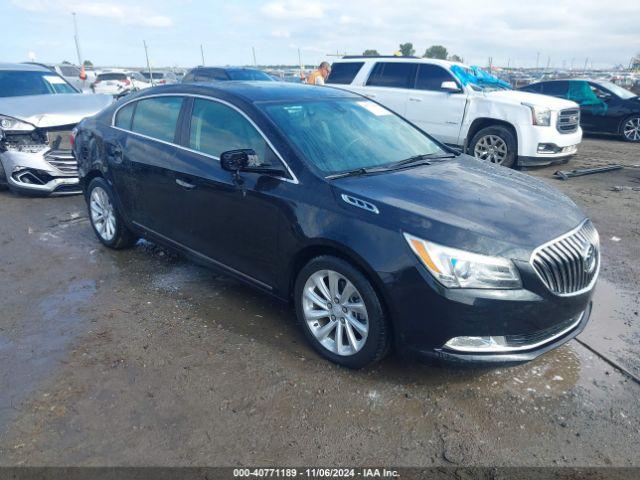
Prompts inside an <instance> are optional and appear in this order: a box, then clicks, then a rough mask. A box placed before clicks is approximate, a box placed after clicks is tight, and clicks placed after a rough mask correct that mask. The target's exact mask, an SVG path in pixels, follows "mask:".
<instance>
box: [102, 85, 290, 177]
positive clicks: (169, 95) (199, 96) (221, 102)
mask: <svg viewBox="0 0 640 480" xmlns="http://www.w3.org/2000/svg"><path fill="white" fill-rule="evenodd" d="M156 97H190V98H201V99H203V100H209V101H211V102H218V103H220V104H222V105H226V106H227V107H229V108H231V109H233V110H235V111H236V112H238V113H239V114H240V115H242V116H243V117H244V118H245V119H246V120H247V121H248V122H249V123H250V124H251V126H252V127H253V128H255V129H256V130H257V132H258V133H259V134H260V136H261V137H262V138H263V140H264V141H265V142H267V145H269V148H271V150H272V151H273V153H275V155H276V156H277V157H278V159H279V160H280V161H281V162H282V164H283V165H284V167H285V168H286V169H287V172H288V173H289V175H291V178H287V177H277V176H273V178H278V179H280V180H283V181H285V182H289V183H294V184H296V185H297V184H299V183H300V182H299V181H298V177H296V175H295V173H293V171H292V170H291V168H290V167H289V165H288V164H287V162H285V161H284V158H282V155H280V152H279V151H278V150H277V149H276V147H274V146H273V144H272V143H271V141H270V140H269V138H267V136H266V135H265V134H264V132H263V131H262V130H261V129H260V127H258V125H256V124H255V122H254V121H253V120H252V119H251V118H250V117H249V116H248V115H247V114H246V113H244V112H243V111H242V110H241V109H239V108H238V107H236V106H235V105H233V104H232V103H229V102H227V101H225V100H221V99H219V98H215V97H208V96H206V95H198V94H196V93H156V94H153V95H145V96H141V97H136V98H133V99H131V100H129V101H127V102H125V103H123V104H122V105H120V106H119V107H118V108H116V109H115V111H114V112H113V115H112V116H111V125H110V127H111V128H115V129H116V130H120V131H123V132H127V133H131V134H133V135H137V136H139V137H142V138H146V139H148V140H153V141H156V142H160V143H164V144H165V145H170V146H172V147H176V148H179V149H181V150H185V151H187V152H191V153H197V154H199V155H204V156H205V157H208V158H211V159H213V160H217V161H218V162H219V161H220V157H216V156H215V155H210V154H208V153H204V152H201V151H199V150H194V149H192V148H189V147H185V146H183V145H178V144H177V143H173V142H166V141H164V140H159V139H157V138H153V137H149V136H148V135H144V134H142V133H138V132H134V131H133V130H127V129H126V128H122V127H116V115H118V112H119V111H120V110H122V109H123V108H124V107H126V106H127V105H129V104H131V103H133V102H138V101H140V100H147V99H149V98H156Z"/></svg>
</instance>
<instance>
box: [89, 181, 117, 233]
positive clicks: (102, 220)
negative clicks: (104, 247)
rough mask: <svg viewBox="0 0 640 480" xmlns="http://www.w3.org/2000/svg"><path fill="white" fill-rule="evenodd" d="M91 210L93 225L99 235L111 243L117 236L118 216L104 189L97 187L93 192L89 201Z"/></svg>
mask: <svg viewBox="0 0 640 480" xmlns="http://www.w3.org/2000/svg"><path fill="white" fill-rule="evenodd" d="M89 207H90V209H91V223H93V226H94V227H95V229H96V231H97V232H98V235H100V238H102V239H103V240H104V241H105V242H110V241H111V240H113V237H114V236H115V234H116V215H115V212H114V210H113V205H112V204H111V200H110V199H109V195H108V194H107V192H106V191H105V190H104V188H102V187H95V188H94V189H93V190H92V191H91V198H90V200H89Z"/></svg>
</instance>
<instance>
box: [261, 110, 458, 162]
mask: <svg viewBox="0 0 640 480" xmlns="http://www.w3.org/2000/svg"><path fill="white" fill-rule="evenodd" d="M261 108H262V109H263V111H264V112H265V113H266V114H267V116H268V117H269V118H271V120H272V121H273V122H274V123H275V124H276V125H277V127H278V128H279V129H280V130H281V131H282V132H283V133H284V134H285V135H286V136H287V138H288V139H289V140H290V141H291V142H292V143H293V144H294V145H295V147H297V149H298V150H299V151H300V152H301V153H302V155H303V156H304V158H305V159H306V161H308V162H310V163H312V164H313V165H314V166H315V167H317V168H318V169H320V170H321V171H322V172H323V173H324V174H326V175H333V174H337V173H342V172H348V171H353V170H357V169H361V168H365V169H367V168H373V167H381V166H387V165H391V164H393V163H396V162H399V161H402V160H406V159H408V158H411V157H415V156H419V155H434V156H435V155H447V154H448V152H445V151H444V150H442V149H441V148H440V146H438V144H436V143H435V142H434V141H433V140H431V139H430V138H429V137H427V136H426V135H425V134H424V133H422V132H421V131H420V130H418V129H416V128H415V127H413V126H411V124H409V123H408V122H407V121H405V120H403V119H402V118H400V117H398V116H397V115H395V114H393V113H391V112H390V111H389V110H387V109H386V108H384V107H382V106H380V105H378V104H377V103H374V102H371V101H368V100H361V99H357V98H353V99H348V98H345V99H331V100H322V101H310V102H307V101H301V102H287V103H277V104H273V103H270V104H264V105H263V106H261Z"/></svg>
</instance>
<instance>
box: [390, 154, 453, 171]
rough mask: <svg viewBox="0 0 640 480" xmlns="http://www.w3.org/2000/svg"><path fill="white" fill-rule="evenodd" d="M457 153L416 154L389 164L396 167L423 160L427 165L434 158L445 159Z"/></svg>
mask: <svg viewBox="0 0 640 480" xmlns="http://www.w3.org/2000/svg"><path fill="white" fill-rule="evenodd" d="M455 157H456V155H455V154H450V155H441V154H439V153H423V154H421V155H414V156H412V157H409V158H405V159H404V160H400V161H398V162H395V163H394V164H392V165H389V167H390V168H395V167H402V166H405V165H412V164H414V163H419V162H423V161H424V164H425V165H428V164H429V162H431V161H433V160H444V159H447V158H455Z"/></svg>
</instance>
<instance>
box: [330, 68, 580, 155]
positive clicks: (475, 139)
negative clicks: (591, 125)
mask: <svg viewBox="0 0 640 480" xmlns="http://www.w3.org/2000/svg"><path fill="white" fill-rule="evenodd" d="M495 80H497V79H495ZM327 84H329V85H332V86H335V87H339V88H343V89H346V90H350V91H353V92H356V93H359V94H362V95H364V96H366V97H368V98H371V99H373V100H375V101H377V102H379V103H381V104H382V105H384V106H386V107H387V108H389V109H391V110H393V111H395V112H396V113H398V114H400V115H402V116H403V117H405V118H407V119H408V120H409V121H410V122H412V123H414V124H415V125H417V126H418V127H419V128H421V129H422V130H424V131H426V132H427V133H429V134H431V135H432V136H434V137H435V138H436V139H438V140H440V141H441V142H443V143H446V144H449V145H454V146H457V147H460V148H462V149H464V151H465V152H467V153H469V154H470V155H474V156H476V157H477V158H480V159H483V160H488V161H491V162H493V163H498V164H501V165H504V166H506V167H511V166H515V165H519V166H530V165H547V164H550V163H554V162H559V161H563V160H568V159H569V157H570V156H571V155H573V154H575V153H576V151H577V146H578V144H579V143H580V141H581V140H582V130H581V128H580V109H579V106H578V105H577V104H576V103H574V102H571V101H568V100H562V99H558V98H553V97H549V96H545V95H538V94H532V93H526V92H521V91H516V90H511V89H508V88H505V86H502V85H501V84H500V83H499V82H497V81H492V79H491V78H490V76H488V75H486V74H485V73H484V72H482V71H479V70H477V69H475V68H472V67H468V66H466V65H464V64H462V63H457V62H448V61H445V60H434V59H427V58H414V57H344V58H342V59H340V60H337V61H335V62H334V63H333V65H332V71H331V75H330V76H329V78H328V80H327Z"/></svg>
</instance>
